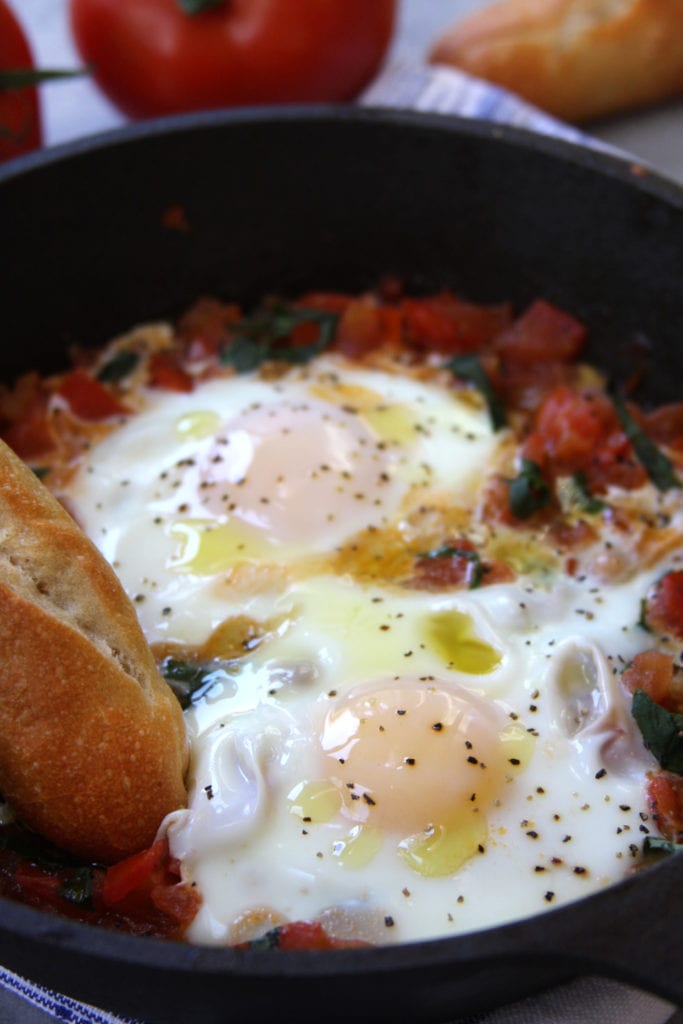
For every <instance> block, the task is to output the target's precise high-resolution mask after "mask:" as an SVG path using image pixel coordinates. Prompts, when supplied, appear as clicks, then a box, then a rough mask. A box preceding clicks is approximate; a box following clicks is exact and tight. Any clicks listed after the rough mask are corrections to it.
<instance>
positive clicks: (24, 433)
mask: <svg viewBox="0 0 683 1024" xmlns="http://www.w3.org/2000/svg"><path fill="white" fill-rule="evenodd" d="M2 438H3V440H4V441H5V443H6V444H8V445H9V446H10V448H12V449H13V450H14V451H15V452H16V453H17V455H18V456H19V457H20V458H22V459H27V460H30V459H33V458H35V457H36V456H39V455H44V454H45V453H46V452H49V451H51V450H52V449H53V448H54V447H55V445H56V443H57V437H56V434H55V432H54V429H53V427H52V423H51V420H50V417H49V415H48V412H47V398H46V396H45V395H42V394H37V395H36V396H35V397H34V399H33V400H32V401H31V402H30V404H29V405H28V406H27V407H26V408H25V409H24V411H23V412H22V413H21V415H20V417H19V419H16V420H14V422H13V423H10V424H9V426H7V427H5V429H4V430H3V431H2Z"/></svg>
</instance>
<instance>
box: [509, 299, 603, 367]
mask: <svg viewBox="0 0 683 1024" xmlns="http://www.w3.org/2000/svg"><path fill="white" fill-rule="evenodd" d="M585 339H586V328H585V327H584V325H583V324H582V323H581V322H580V321H579V320H576V319H575V317H573V316H571V315H570V314H569V313H565V312H564V310H562V309H559V308H558V307H557V306H554V305H552V304H551V303H550V302H546V301H545V300H544V299H537V300H536V301H535V302H532V303H531V305H530V306H529V307H528V309H527V310H526V311H525V312H524V313H522V315H521V316H520V317H518V318H517V319H516V320H515V321H514V322H513V323H512V324H511V325H510V326H509V327H507V328H506V329H505V330H504V331H502V332H501V333H500V334H499V335H498V337H497V338H496V341H495V345H494V348H495V349H496V351H497V352H498V353H499V355H500V356H501V357H502V358H503V359H504V360H505V361H509V362H514V363H532V364H533V363H544V362H565V363H567V362H571V360H573V359H576V357H577V356H578V354H579V352H580V351H581V349H582V348H583V344H584V342H585Z"/></svg>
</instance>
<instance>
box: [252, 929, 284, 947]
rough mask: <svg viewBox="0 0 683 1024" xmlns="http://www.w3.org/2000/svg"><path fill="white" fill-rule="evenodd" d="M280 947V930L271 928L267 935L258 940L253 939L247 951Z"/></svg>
mask: <svg viewBox="0 0 683 1024" xmlns="http://www.w3.org/2000/svg"><path fill="white" fill-rule="evenodd" d="M279 946H280V929H279V928H271V930H270V931H269V932H266V934H265V935H261V937H260V938H258V939H252V940H251V942H249V943H247V945H246V948H247V949H278V948H279Z"/></svg>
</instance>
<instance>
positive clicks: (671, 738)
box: [631, 690, 683, 775]
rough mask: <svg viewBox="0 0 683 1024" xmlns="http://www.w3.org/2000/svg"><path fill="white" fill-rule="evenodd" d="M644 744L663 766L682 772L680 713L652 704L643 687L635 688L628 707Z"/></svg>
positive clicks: (676, 772)
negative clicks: (640, 688)
mask: <svg viewBox="0 0 683 1024" xmlns="http://www.w3.org/2000/svg"><path fill="white" fill-rule="evenodd" d="M631 712H632V714H633V717H634V719H635V720H636V723H637V724H638V728H639V729H640V731H641V733H642V735H643V740H644V742H645V746H646V747H647V748H648V750H649V751H651V753H652V754H653V755H654V757H656V758H657V760H658V761H659V763H660V765H661V766H662V768H665V769H666V770H667V771H670V772H674V773H675V774H676V775H683V715H676V714H674V713H673V712H672V711H667V710H666V708H663V707H661V706H660V705H659V704H657V703H655V701H653V700H652V698H651V697H650V696H648V694H647V693H645V691H644V690H636V692H635V694H634V695H633V705H632V708H631Z"/></svg>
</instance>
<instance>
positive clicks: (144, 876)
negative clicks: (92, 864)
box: [102, 839, 168, 906]
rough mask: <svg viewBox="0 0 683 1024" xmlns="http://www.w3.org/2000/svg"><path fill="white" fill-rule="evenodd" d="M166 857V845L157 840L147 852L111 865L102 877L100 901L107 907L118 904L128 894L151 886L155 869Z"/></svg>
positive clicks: (163, 840) (163, 841) (162, 840)
mask: <svg viewBox="0 0 683 1024" xmlns="http://www.w3.org/2000/svg"><path fill="white" fill-rule="evenodd" d="M167 856H168V843H167V841H166V840H165V839H158V840H157V842H156V843H154V844H153V845H152V846H150V847H149V849H147V850H142V851H141V852H140V853H134V854H133V855H132V857H126V859H125V860H122V861H119V863H118V864H113V865H112V866H111V867H110V868H109V869H108V870H107V873H106V875H105V877H104V884H103V886H102V899H103V900H104V902H105V904H106V905H107V906H113V905H114V904H116V903H120V902H121V900H123V899H125V897H126V896H128V895H130V893H132V892H135V891H137V890H139V889H141V888H144V887H148V886H150V885H151V882H152V876H153V873H154V871H155V869H157V868H159V867H160V866H161V865H162V864H163V862H164V860H165V859H166V857H167Z"/></svg>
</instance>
